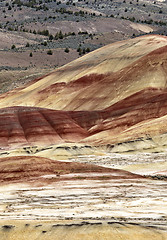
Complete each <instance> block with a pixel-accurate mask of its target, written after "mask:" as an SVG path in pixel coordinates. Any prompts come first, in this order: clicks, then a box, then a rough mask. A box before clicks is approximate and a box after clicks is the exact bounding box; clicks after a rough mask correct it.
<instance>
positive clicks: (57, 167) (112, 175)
mask: <svg viewBox="0 0 167 240" xmlns="http://www.w3.org/2000/svg"><path fill="white" fill-rule="evenodd" d="M69 173H85V174H86V173H89V176H86V175H85V176H84V175H83V176H82V178H83V179H84V178H85V179H86V178H91V173H101V174H102V173H109V175H107V178H109V179H138V178H143V177H142V176H140V175H138V174H133V173H130V172H128V171H124V170H119V169H112V168H105V167H100V166H96V165H92V164H82V163H78V162H76V163H74V162H62V161H55V160H51V159H48V158H42V157H32V156H29V157H26V156H20V157H19V156H16V157H6V158H1V159H0V182H14V181H23V182H25V181H29V180H35V182H38V180H39V181H44V182H47V179H46V178H45V179H39V177H40V176H44V175H47V176H48V175H52V176H53V179H52V180H53V181H59V180H65V178H66V174H69ZM61 175H63V177H62V178H60V176H61ZM73 178H75V176H73V177H72V176H71V177H70V178H68V180H70V179H73ZM92 178H95V179H96V178H98V176H94V177H92ZM104 179H105V178H104Z"/></svg>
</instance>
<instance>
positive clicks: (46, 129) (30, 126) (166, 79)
mask: <svg viewBox="0 0 167 240" xmlns="http://www.w3.org/2000/svg"><path fill="white" fill-rule="evenodd" d="M166 69H167V37H162V36H158V35H147V36H142V37H139V38H135V39H130V40H126V41H122V42H117V43H114V44H111V45H108V46H105V47H103V48H101V49H98V50H96V51H94V52H91V53H90V54H87V55H86V56H84V57H82V58H80V59H77V60H75V61H73V62H71V63H70V64H67V65H65V66H64V67H61V68H59V69H57V70H55V71H54V72H52V73H50V74H49V75H47V76H44V77H43V78H41V79H36V80H35V81H33V82H32V83H31V84H29V85H27V86H25V87H24V88H20V89H16V90H13V91H11V92H8V93H6V94H3V95H1V98H0V107H1V109H0V129H2V130H1V136H0V141H1V144H2V145H4V147H7V146H12V145H13V144H14V145H15V144H16V146H17V143H19V146H20V145H24V144H25V145H27V144H30V145H35V144H36V145H38V144H39V145H51V144H57V143H61V142H63V143H64V142H82V143H89V144H90V145H106V144H111V145H115V144H119V148H120V143H121V144H122V143H126V145H127V144H129V143H130V144H131V143H132V144H131V147H130V148H128V149H129V150H134V149H138V148H139V149H140V148H155V147H157V146H158V145H164V146H165V145H166V142H167V137H166V125H167V121H166V118H167V110H166V109H167V108H166V105H167V88H166V83H167V70H166ZM16 106H17V107H16ZM6 107H8V108H6ZM34 107H35V108H34ZM4 108H5V109H4ZM143 141H144V145H143ZM132 145H133V146H132ZM121 147H122V145H121ZM126 148H127V146H126Z"/></svg>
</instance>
